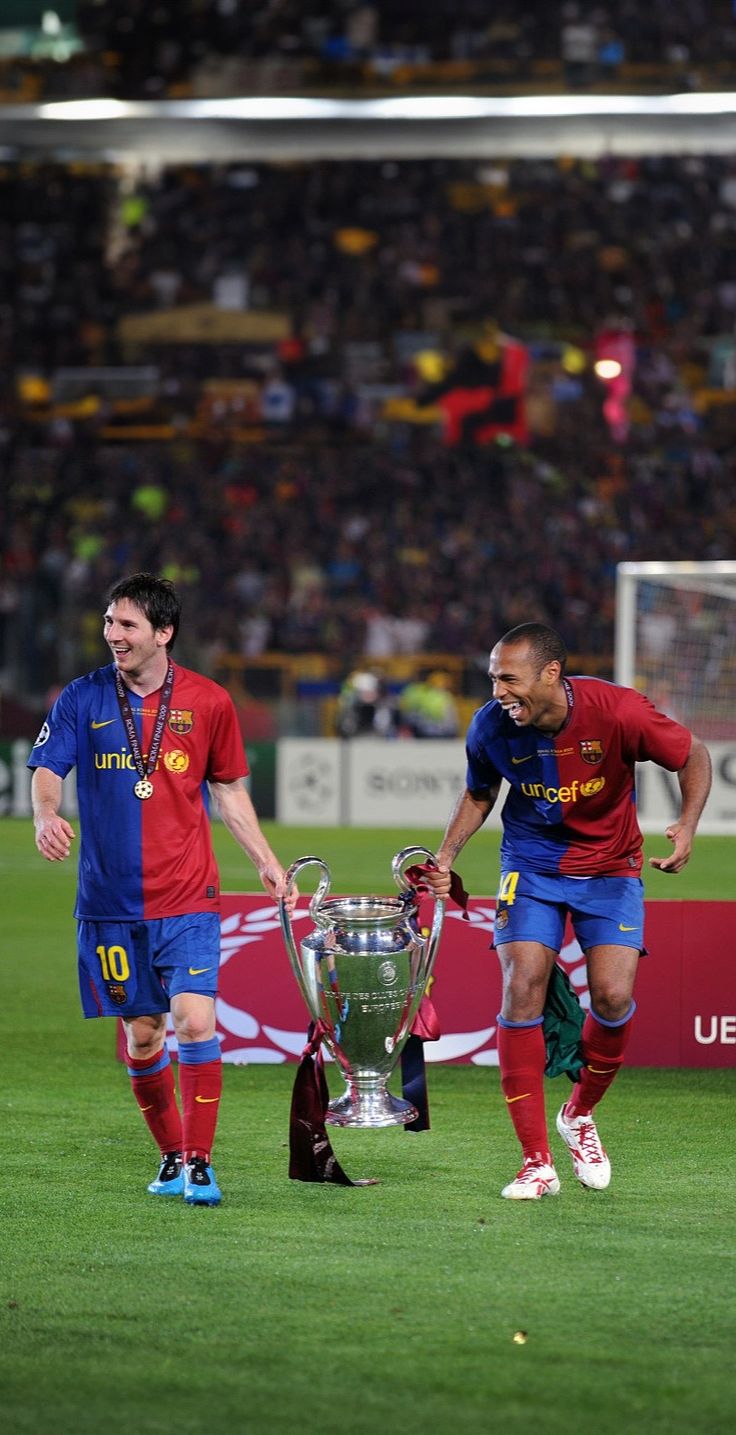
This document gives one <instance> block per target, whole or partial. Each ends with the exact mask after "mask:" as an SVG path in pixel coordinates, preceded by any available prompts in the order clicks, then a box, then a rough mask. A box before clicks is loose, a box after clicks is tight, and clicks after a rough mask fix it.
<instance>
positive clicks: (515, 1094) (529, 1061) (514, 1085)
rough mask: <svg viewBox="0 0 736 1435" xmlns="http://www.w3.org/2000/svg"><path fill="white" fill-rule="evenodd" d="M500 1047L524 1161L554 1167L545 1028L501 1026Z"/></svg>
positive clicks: (505, 1086) (505, 1089)
mask: <svg viewBox="0 0 736 1435" xmlns="http://www.w3.org/2000/svg"><path fill="white" fill-rule="evenodd" d="M496 1044H497V1046H498V1064H499V1066H500V1068H501V1087H502V1090H503V1094H504V1096H505V1098H506V1104H507V1106H508V1110H509V1116H510V1117H511V1120H512V1122H513V1124H514V1130H515V1132H516V1134H517V1136H518V1138H519V1141H520V1142H521V1149H522V1151H523V1153H524V1160H526V1159H527V1157H528V1156H533V1157H536V1158H537V1159H539V1160H541V1161H546V1162H548V1163H549V1164H550V1165H551V1164H552V1158H551V1155H550V1150H549V1137H548V1135H547V1116H546V1113H545V1109H544V1066H545V1062H546V1060H547V1050H546V1047H545V1043H544V1032H543V1031H542V1024H541V1022H539V1023H537V1024H535V1025H534V1026H501V1025H500V1023H499V1027H498V1034H497V1038H496Z"/></svg>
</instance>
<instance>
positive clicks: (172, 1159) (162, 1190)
mask: <svg viewBox="0 0 736 1435" xmlns="http://www.w3.org/2000/svg"><path fill="white" fill-rule="evenodd" d="M148 1189H149V1191H150V1193H151V1195H152V1196H181V1195H183V1193H184V1165H183V1162H182V1159H181V1151H165V1152H164V1154H163V1156H162V1157H161V1169H160V1171H159V1173H158V1176H157V1177H156V1180H155V1181H152V1182H151V1184H150V1186H149V1187H148Z"/></svg>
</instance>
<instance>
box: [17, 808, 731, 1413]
mask: <svg viewBox="0 0 736 1435" xmlns="http://www.w3.org/2000/svg"><path fill="white" fill-rule="evenodd" d="M267 826H268V832H269V836H270V838H271V841H272V842H273V844H274V846H275V848H276V850H277V851H278V853H279V856H280V857H281V858H282V860H283V861H284V862H289V861H292V860H293V859H294V858H296V857H299V856H303V855H306V854H307V853H310V852H316V853H317V854H318V855H320V856H322V857H324V858H325V860H327V861H328V863H329V864H330V866H331V868H332V871H333V879H334V880H333V889H334V890H335V891H336V892H339V891H387V892H388V891H390V890H391V889H392V883H391V878H390V862H391V857H392V856H393V854H394V853H395V852H396V851H398V850H399V849H400V848H401V847H403V846H405V845H408V844H409V843H413V842H417V841H419V842H424V843H426V844H427V845H428V846H429V847H430V848H432V847H434V846H435V845H436V843H437V841H438V836H439V834H438V833H436V832H435V833H426V832H425V833H416V832H411V831H408V832H396V831H383V832H366V831H339V832H338V831H334V830H325V831H320V830H318V829H312V830H311V831H307V830H306V829H305V830H296V829H283V828H282V829H279V828H276V827H274V826H272V825H270V824H269V825H267ZM216 842H217V848H218V854H219V857H220V860H221V866H222V874H223V885H224V886H225V887H227V888H229V889H231V890H237V889H241V890H254V889H256V888H257V883H256V882H254V880H253V874H252V873H251V871H250V870H249V869H248V867H247V864H246V863H245V862H244V859H243V858H242V856H241V855H240V854H239V852H238V850H237V849H236V848H235V846H234V845H233V843H232V842H231V840H230V838H229V837H228V836H227V834H226V833H224V832H223V831H221V830H219V829H218V830H217V833H216ZM647 849H648V851H649V852H650V853H653V852H659V851H664V850H666V843H665V842H664V840H663V839H662V840H656V839H650V840H649V841H648V843H647ZM733 854H734V844H733V842H732V841H731V842H729V840H727V839H716V838H701V839H699V842H698V844H697V847H696V851H695V855H694V857H693V859H692V862H691V865H690V867H689V868H688V869H687V870H686V871H685V872H684V873H682V874H681V875H680V876H679V877H674V878H664V877H661V876H659V875H658V874H656V873H652V874H651V876H647V892H648V895H649V896H650V897H654V896H657V895H658V896H666V897H670V896H682V897H690V898H714V897H723V896H727V895H729V893H730V892H731V891H732V889H733V878H732V873H733V866H734V862H733ZM459 867H460V870H461V872H462V874H463V877H464V879H465V882H466V885H467V886H468V888H469V889H470V891H471V892H472V893H474V894H475V895H490V894H491V893H492V891H493V887H494V881H495V875H496V871H497V863H496V840H495V838H493V837H491V836H490V835H489V836H488V837H486V836H485V835H484V836H482V837H479V838H476V840H475V842H474V843H472V844H470V846H469V847H468V848H467V849H466V851H465V852H464V853H463V854H462V858H461V861H460V863H459ZM74 875H75V874H74V870H73V866H72V865H71V864H67V865H66V866H48V865H47V864H45V863H43V862H42V861H41V859H40V858H39V857H38V856H37V854H36V853H35V850H34V847H33V842H32V835H31V828H30V824H29V823H26V822H21V821H16V822H13V821H11V820H5V821H2V822H0V882H1V884H2V893H3V902H2V906H3V937H2V943H1V944H0V951H1V956H0V970H1V971H2V1041H1V1043H0V1069H1V1070H2V1083H1V1085H0V1100H1V1102H2V1114H3V1123H2V1125H3V1147H2V1156H3V1159H2V1165H1V1167H0V1171H1V1173H2V1174H1V1175H0V1208H1V1214H0V1410H1V1411H2V1425H3V1429H4V1430H6V1431H7V1432H8V1435H38V1432H42V1431H45V1430H53V1431H54V1432H55V1435H73V1432H77V1431H78V1432H81V1435H88V1432H89V1435H92V1432H95V1435H99V1432H111V1435H117V1432H120V1435H122V1432H126V1435H128V1432H131V1431H134V1432H135V1435H159V1432H168V1431H169V1430H176V1431H177V1435H230V1432H232V1435H291V1432H292V1431H306V1432H310V1431H312V1430H314V1431H315V1432H317V1431H319V1432H321V1435H364V1432H365V1435H376V1432H381V1435H393V1432H397V1435H420V1432H422V1435H424V1432H427V1431H433V1432H435V1435H444V1433H445V1432H453V1435H454V1432H460V1431H463V1432H469V1435H497V1433H498V1435H502V1433H503V1435H513V1433H514V1432H517V1431H518V1432H526V1431H527V1430H535V1429H539V1430H543V1431H544V1432H545V1435H570V1432H572V1431H575V1430H576V1429H579V1430H581V1431H585V1432H588V1431H591V1432H595V1435H622V1432H625V1435H632V1432H633V1435H639V1432H641V1435H721V1432H723V1435H725V1432H726V1431H728V1432H730V1431H731V1429H732V1428H733V1412H734V1409H735V1408H736V1376H735V1374H734V1360H733V1351H734V1336H735V1335H736V1330H735V1322H734V1309H735V1307H734V1296H733V1291H734V1237H733V1232H734V1223H735V1222H734V1218H735V1217H736V1199H735V1197H734V1190H735V1188H736V1175H735V1172H734V1129H735V1125H736V1122H735V1119H734V1111H735V1110H736V1107H735V1105H734V1096H736V1077H735V1076H734V1071H733V1070H729V1071H725V1070H724V1071H700V1072H696V1071H676V1072H675V1071H651V1070H639V1071H633V1070H631V1071H626V1070H624V1072H623V1073H622V1075H621V1077H620V1078H619V1080H618V1082H617V1084H616V1087H615V1088H614V1091H613V1092H612V1093H611V1096H610V1097H609V1098H608V1099H607V1102H606V1104H605V1106H604V1107H602V1108H601V1128H602V1131H603V1134H604V1138H605V1140H606V1144H607V1146H608V1149H609V1152H610V1154H611V1157H612V1161H613V1167H614V1177H613V1182H612V1184H611V1187H610V1188H609V1190H608V1191H607V1192H601V1193H595V1192H586V1191H583V1190H582V1189H581V1188H580V1187H579V1186H578V1185H577V1183H576V1182H575V1181H574V1179H573V1177H572V1171H571V1168H570V1166H569V1162H568V1160H567V1157H566V1155H565V1153H564V1152H563V1150H562V1149H561V1146H560V1143H559V1142H558V1140H557V1138H556V1136H555V1137H554V1144H555V1151H556V1154H557V1157H558V1167H559V1170H560V1175H561V1179H562V1183H563V1184H562V1193H561V1195H560V1196H559V1197H557V1198H556V1199H550V1200H547V1201H543V1202H534V1203H530V1204H528V1205H527V1204H525V1203H518V1204H516V1203H507V1202H504V1201H501V1200H500V1199H499V1196H498V1192H499V1189H500V1187H501V1185H502V1184H503V1183H504V1182H505V1181H506V1180H507V1179H509V1176H510V1175H511V1174H513V1172H514V1170H515V1169H516V1147H515V1142H514V1139H513V1135H512V1132H511V1128H510V1124H509V1122H508V1118H507V1116H506V1114H505V1111H503V1110H502V1109H501V1107H502V1103H501V1102H500V1100H499V1087H498V1073H497V1071H495V1070H493V1069H491V1070H482V1069H479V1068H475V1067H445V1068H441V1067H436V1066H432V1067H430V1069H429V1082H430V1100H431V1107H432V1122H433V1124H432V1130H431V1131H429V1132H425V1133H422V1134H421V1135H407V1134H406V1133H405V1132H403V1131H387V1132H346V1131H336V1132H334V1133H333V1137H332V1139H333V1145H334V1147H335V1150H336V1152H337V1154H338V1156H339V1158H340V1160H341V1161H342V1162H343V1164H344V1165H345V1166H346V1168H347V1170H348V1171H349V1172H350V1174H352V1175H353V1176H365V1175H370V1176H376V1177H378V1178H379V1179H380V1185H378V1186H375V1187H368V1188H357V1189H354V1190H345V1189H342V1188H336V1187H320V1186H309V1185H301V1184H299V1183H293V1182H290V1181H289V1180H288V1179H287V1176H286V1165H287V1156H288V1152H287V1132H288V1111H289V1100H290V1093H291V1084H292V1081H293V1075H294V1068H293V1066H290V1067H251V1068H244V1067H238V1068H235V1067H231V1066H229V1067H226V1068H225V1098H224V1101H223V1108H222V1117H221V1123H220V1128H219V1134H218V1145H217V1160H216V1167H217V1172H218V1177H219V1178H220V1180H221V1183H222V1185H223V1189H224V1193H225V1199H224V1201H223V1205H222V1207H221V1208H219V1209H218V1210H214V1211H210V1210H190V1209H188V1208H186V1207H184V1205H183V1203H181V1202H178V1201H174V1202H164V1201H156V1200H154V1199H153V1198H151V1197H149V1196H147V1195H146V1193H145V1184H146V1182H147V1180H148V1179H150V1176H151V1174H152V1173H153V1170H154V1169H155V1165H156V1162H155V1157H154V1153H153V1150H152V1147H151V1144H150V1139H149V1137H148V1135H147V1133H146V1132H145V1130H144V1128H143V1125H142V1122H141V1120H140V1116H139V1114H138V1112H137V1110H136V1108H135V1106H134V1104H133V1101H132V1098H131V1097H130V1094H129V1091H128V1088H127V1080H126V1078H125V1075H124V1073H123V1071H122V1070H121V1068H120V1066H119V1065H118V1063H116V1062H115V1061H114V1060H113V1054H112V1053H113V1030H112V1023H110V1022H102V1021H101V1022H84V1021H83V1020H82V1018H81V1016H80V1014H79V1011H78V1003H77V995H76V980H75V962H74V932H73V921H72V918H71V908H72V901H73V888H74ZM305 875H306V874H305ZM706 957H707V954H705V953H704V959H705V958H706ZM566 1089H567V1086H566V1083H565V1086H564V1088H563V1085H562V1081H558V1082H556V1083H550V1084H549V1090H548V1106H549V1112H550V1116H551V1117H553V1114H554V1111H555V1110H556V1107H557V1105H558V1104H559V1102H560V1100H561V1099H562V1097H563V1096H564V1094H565V1090H566ZM519 1332H524V1333H525V1339H524V1340H523V1341H522V1340H519V1341H517V1340H515V1339H514V1337H515V1336H517V1335H518V1333H519Z"/></svg>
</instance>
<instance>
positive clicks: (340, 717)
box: [335, 671, 397, 738]
mask: <svg viewBox="0 0 736 1435" xmlns="http://www.w3.org/2000/svg"><path fill="white" fill-rule="evenodd" d="M396 723H397V714H396V707H395V705H394V703H393V702H392V701H391V698H390V696H389V693H388V690H387V688H386V684H385V683H384V681H383V679H382V678H381V677H380V676H379V674H378V673H372V672H368V671H365V672H363V671H355V672H353V673H350V674H349V676H348V677H347V678H346V679H345V682H344V683H343V685H342V687H341V689H340V695H339V697H338V700H337V713H336V716H335V730H336V732H337V735H338V737H344V738H353V737H385V738H390V737H395V736H396Z"/></svg>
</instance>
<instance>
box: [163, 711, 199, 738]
mask: <svg viewBox="0 0 736 1435" xmlns="http://www.w3.org/2000/svg"><path fill="white" fill-rule="evenodd" d="M169 727H170V728H171V731H172V732H176V733H178V734H179V736H180V737H182V736H183V735H184V733H186V732H191V731H192V728H193V727H194V713H193V712H192V710H191V708H172V709H171V712H170V713H169Z"/></svg>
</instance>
